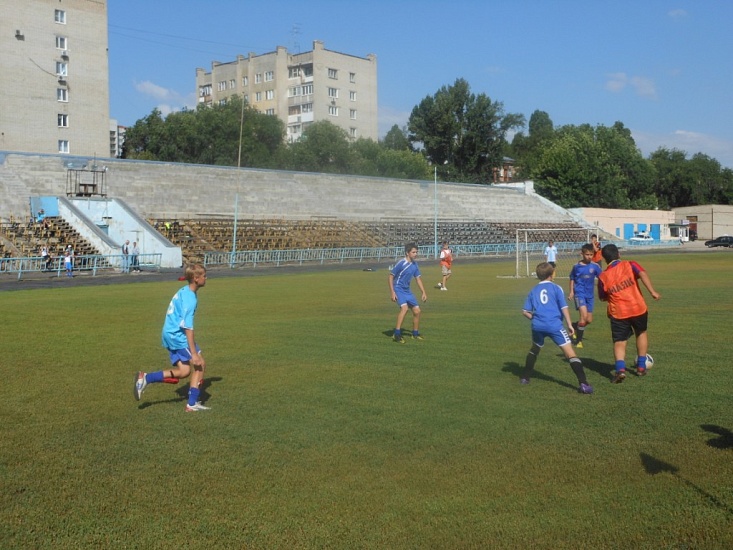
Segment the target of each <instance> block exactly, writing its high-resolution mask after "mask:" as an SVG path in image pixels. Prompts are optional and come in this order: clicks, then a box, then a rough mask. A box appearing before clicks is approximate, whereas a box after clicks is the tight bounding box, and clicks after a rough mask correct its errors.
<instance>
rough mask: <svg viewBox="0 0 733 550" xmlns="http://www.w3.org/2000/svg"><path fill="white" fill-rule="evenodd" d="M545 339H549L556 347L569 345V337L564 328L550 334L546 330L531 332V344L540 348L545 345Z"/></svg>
mask: <svg viewBox="0 0 733 550" xmlns="http://www.w3.org/2000/svg"><path fill="white" fill-rule="evenodd" d="M545 338H549V339H551V340H552V341H553V342H555V343H556V344H557V345H558V346H564V345H565V344H569V343H570V336H568V333H567V331H566V330H565V329H564V328H561V329H560V330H554V331H552V332H549V331H546V330H533V331H532V343H533V344H534V345H535V346H537V347H538V348H541V347H542V346H544V345H545Z"/></svg>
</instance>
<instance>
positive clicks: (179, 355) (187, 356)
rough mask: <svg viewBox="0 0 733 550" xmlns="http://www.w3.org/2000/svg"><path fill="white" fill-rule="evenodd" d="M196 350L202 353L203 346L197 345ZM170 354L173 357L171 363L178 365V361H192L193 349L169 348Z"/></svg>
mask: <svg viewBox="0 0 733 550" xmlns="http://www.w3.org/2000/svg"><path fill="white" fill-rule="evenodd" d="M196 351H197V352H198V353H201V348H200V347H199V346H198V344H197V345H196ZM168 355H169V356H170V358H171V365H177V364H178V361H180V362H181V363H186V364H188V363H190V361H191V351H190V350H189V349H188V348H183V349H169V350H168Z"/></svg>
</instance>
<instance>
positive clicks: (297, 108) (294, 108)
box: [288, 105, 301, 116]
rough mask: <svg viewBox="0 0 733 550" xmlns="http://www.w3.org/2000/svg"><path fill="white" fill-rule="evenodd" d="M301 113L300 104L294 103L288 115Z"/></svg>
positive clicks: (289, 108)
mask: <svg viewBox="0 0 733 550" xmlns="http://www.w3.org/2000/svg"><path fill="white" fill-rule="evenodd" d="M300 113H301V110H300V105H293V106H291V107H288V116H296V115H299V114H300Z"/></svg>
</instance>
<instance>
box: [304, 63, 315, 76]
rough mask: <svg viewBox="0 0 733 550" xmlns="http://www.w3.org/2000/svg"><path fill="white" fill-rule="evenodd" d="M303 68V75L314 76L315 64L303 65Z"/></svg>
mask: <svg viewBox="0 0 733 550" xmlns="http://www.w3.org/2000/svg"><path fill="white" fill-rule="evenodd" d="M302 70H303V76H305V77H306V78H308V77H309V76H313V65H305V66H303V67H302Z"/></svg>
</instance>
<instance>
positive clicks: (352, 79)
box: [349, 73, 356, 83]
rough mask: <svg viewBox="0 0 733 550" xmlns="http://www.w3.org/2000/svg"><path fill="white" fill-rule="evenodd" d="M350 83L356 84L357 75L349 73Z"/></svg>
mask: <svg viewBox="0 0 733 550" xmlns="http://www.w3.org/2000/svg"><path fill="white" fill-rule="evenodd" d="M349 82H351V83H354V82H356V73H349Z"/></svg>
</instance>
